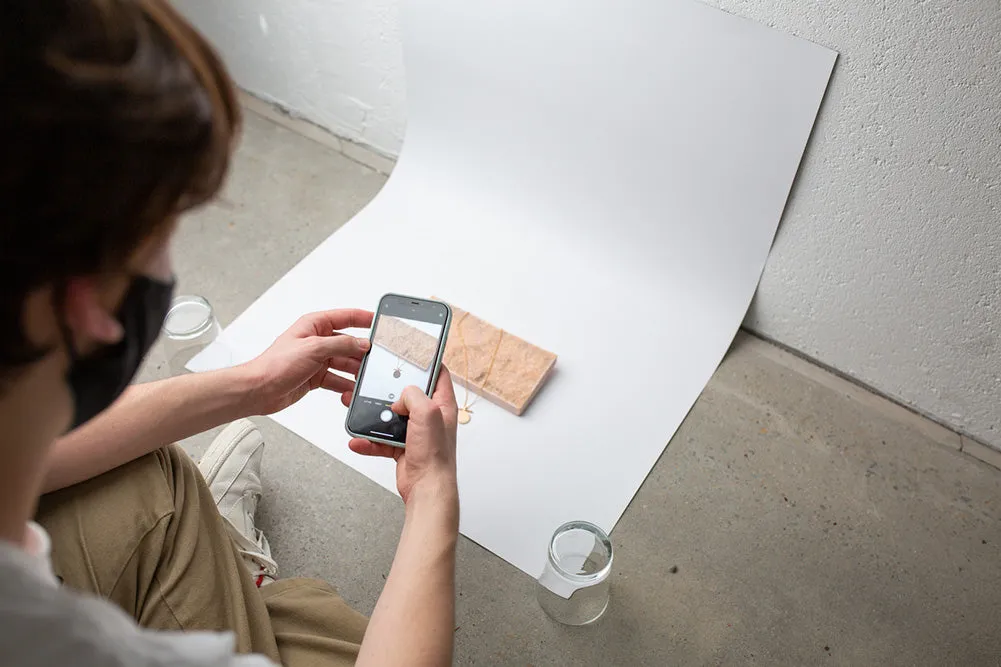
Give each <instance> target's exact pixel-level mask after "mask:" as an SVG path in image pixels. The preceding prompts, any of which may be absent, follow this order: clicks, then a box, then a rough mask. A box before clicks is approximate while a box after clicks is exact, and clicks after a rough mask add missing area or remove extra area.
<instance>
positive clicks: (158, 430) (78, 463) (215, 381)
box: [44, 367, 252, 493]
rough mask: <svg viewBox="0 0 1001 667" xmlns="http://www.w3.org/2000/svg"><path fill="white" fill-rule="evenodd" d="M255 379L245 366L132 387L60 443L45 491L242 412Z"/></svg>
mask: <svg viewBox="0 0 1001 667" xmlns="http://www.w3.org/2000/svg"><path fill="white" fill-rule="evenodd" d="M251 386H252V381H251V379H250V378H249V376H248V375H247V374H246V373H245V372H244V371H243V370H242V369H241V367H236V368H232V369H227V370H222V371H215V372H210V373H198V374H189V375H182V376H179V377H174V378H170V379H167V380H161V381H159V382H151V383H148V384H141V385H134V386H132V387H129V388H128V389H127V390H126V391H125V393H124V394H122V396H121V397H120V398H119V399H118V400H117V401H115V403H114V404H113V405H112V406H111V407H109V408H108V409H107V410H105V411H104V412H103V413H101V414H100V415H98V416H97V417H95V418H94V419H92V420H90V421H89V422H87V423H86V424H84V425H83V426H81V427H80V428H78V429H76V430H73V431H71V432H70V433H68V434H66V435H65V436H63V437H62V438H60V439H59V440H57V441H56V442H55V444H54V445H53V446H52V449H51V450H50V453H49V466H48V472H47V475H46V479H45V487H44V491H45V492H46V493H47V492H49V491H54V490H56V489H61V488H63V487H66V486H70V485H71V484H76V483H77V482H81V481H83V480H86V479H90V478H91V477H96V476H97V475H100V474H102V473H104V472H107V471H108V470H111V469H113V468H117V467H118V466H120V465H122V464H124V463H127V462H129V461H131V460H133V459H136V458H139V457H140V456H143V455H144V454H148V453H149V452H151V451H153V450H155V449H157V448H159V447H163V446H164V445H167V444H170V443H172V442H176V441H178V440H182V439H184V438H187V437H189V436H192V435H194V434H196V433H200V432H202V431H205V430H208V429H210V428H213V427H215V426H218V425H220V424H224V423H226V422H228V421H232V420H234V419H237V418H239V417H242V416H246V414H244V413H245V412H246V408H244V407H243V406H244V405H246V404H247V401H246V400H245V398H246V395H247V393H248V392H249V391H250V387H251Z"/></svg>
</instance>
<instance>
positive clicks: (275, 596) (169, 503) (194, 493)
mask: <svg viewBox="0 0 1001 667" xmlns="http://www.w3.org/2000/svg"><path fill="white" fill-rule="evenodd" d="M36 520H37V521H38V522H39V523H40V524H42V526H44V527H45V529H46V530H48V531H49V534H50V535H51V536H52V561H53V568H54V569H55V573H56V575H57V576H59V577H60V578H61V579H62V580H63V583H64V584H65V585H67V586H70V587H72V588H75V589H78V590H81V591H86V592H89V593H94V594H97V595H100V596H102V597H105V598H107V599H109V600H111V601H112V602H114V603H115V604H117V605H118V606H120V607H121V608H122V609H124V610H125V611H126V612H127V613H129V614H131V615H132V617H133V618H135V619H136V622H137V623H139V624H140V625H142V626H143V627H147V628H154V629H160V630H229V631H232V632H233V633H235V635H236V648H237V650H238V651H239V652H241V653H262V654H264V655H266V656H268V657H269V658H271V659H272V660H273V661H275V662H280V663H281V664H284V665H287V666H289V667H306V666H312V665H316V666H317V667H319V666H320V665H323V667H331V666H332V665H352V664H354V661H355V657H356V656H357V654H358V647H359V645H360V643H361V640H362V636H363V635H364V634H365V627H366V623H367V621H366V619H365V617H364V616H362V615H361V614H359V613H358V612H356V611H354V610H352V609H351V608H350V607H348V606H347V604H345V602H344V601H343V600H342V599H341V598H340V597H339V596H338V595H337V593H335V592H334V590H333V589H332V588H331V587H330V586H329V585H328V584H326V583H324V582H322V581H316V580H311V579H286V580H282V581H278V582H275V583H273V584H267V585H265V586H263V587H262V588H260V589H258V588H257V587H256V586H255V585H254V582H253V581H252V580H251V576H250V573H249V571H247V569H246V567H245V566H244V564H243V561H242V559H241V557H240V555H239V553H238V552H237V550H236V547H235V546H234V544H233V542H232V541H231V540H230V538H229V535H228V534H227V532H226V526H225V524H224V519H223V518H222V517H221V516H220V515H219V512H218V510H217V509H216V506H215V503H214V502H213V500H212V495H211V494H210V493H209V490H208V487H207V486H206V484H205V480H204V479H203V478H202V476H201V473H200V472H199V471H198V468H197V466H196V465H195V464H194V462H193V461H192V460H191V459H190V458H189V457H188V455H187V454H185V453H184V451H183V450H182V449H180V448H179V447H177V446H176V445H173V446H170V447H166V448H164V449H161V450H158V451H156V452H153V453H152V454H148V455H146V456H144V457H142V458H139V459H136V460H135V461H132V462H131V463H128V464H126V465H124V466H122V467H120V468H117V469H116V470H112V471H111V472H108V473H105V474H104V475H101V476H100V477H96V478H94V479H91V480H88V481H86V482H83V483H81V484H77V485H75V486H72V487H69V488H67V489H62V490H61V491H56V492H54V493H50V494H48V495H46V496H44V497H43V498H42V501H41V504H40V506H39V511H38V516H37V517H36Z"/></svg>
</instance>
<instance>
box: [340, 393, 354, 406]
mask: <svg viewBox="0 0 1001 667" xmlns="http://www.w3.org/2000/svg"><path fill="white" fill-rule="evenodd" d="M354 394H355V393H354V392H353V391H346V392H344V393H343V394H341V403H342V404H343V405H344V407H346V408H350V407H351V399H352V398H354Z"/></svg>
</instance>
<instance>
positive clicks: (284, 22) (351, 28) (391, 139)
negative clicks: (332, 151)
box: [174, 0, 406, 155]
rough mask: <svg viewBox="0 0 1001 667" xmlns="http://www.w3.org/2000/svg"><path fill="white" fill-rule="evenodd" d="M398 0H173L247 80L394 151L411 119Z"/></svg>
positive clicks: (325, 122) (259, 90) (339, 129)
mask: <svg viewBox="0 0 1001 667" xmlns="http://www.w3.org/2000/svg"><path fill="white" fill-rule="evenodd" d="M398 4H399V3H398V0H331V1H327V0H283V1H278V0H239V1H238V2H220V1H218V0H211V1H209V2H206V1H205V0H174V5H175V6H176V7H177V8H178V9H180V10H181V11H182V12H183V13H184V14H185V15H186V16H188V17H189V18H190V19H191V20H192V21H193V22H194V23H195V24H196V25H197V26H198V27H199V28H200V29H201V30H202V31H203V32H204V33H205V34H206V35H208V36H209V38H210V39H211V40H212V41H213V43H214V44H215V45H216V47H217V48H218V49H219V50H220V51H221V53H222V55H223V57H224V58H225V59H226V64H227V65H228V66H229V68H230V70H231V72H232V74H233V77H234V78H235V79H236V81H237V83H239V84H240V86H241V87H242V88H244V89H246V90H248V91H250V92H251V93H254V94H255V95H257V96H258V97H261V98H263V99H266V100H269V101H273V102H276V103H278V104H280V105H281V106H283V107H285V108H287V109H291V110H293V111H294V112H295V113H297V114H300V115H302V116H303V117H305V118H308V119H309V120H311V121H313V122H314V123H317V124H318V125H322V126H323V127H326V128H328V129H330V130H331V131H333V132H334V133H335V134H338V135H340V136H343V137H347V138H348V139H352V140H354V141H357V142H359V143H363V144H367V145H369V146H371V147H372V148H374V149H376V150H377V151H379V152H380V153H383V154H386V155H395V154H396V153H398V152H399V149H400V145H401V144H402V143H403V129H404V127H405V125H406V107H405V104H404V90H403V89H404V78H403V51H402V48H401V46H400V35H399V24H400V19H399V7H398Z"/></svg>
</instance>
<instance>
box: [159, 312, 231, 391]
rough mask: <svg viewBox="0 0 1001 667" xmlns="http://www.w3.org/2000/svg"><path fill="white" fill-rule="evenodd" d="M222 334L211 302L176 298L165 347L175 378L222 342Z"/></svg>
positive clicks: (165, 330)
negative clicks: (197, 358)
mask: <svg viewBox="0 0 1001 667" xmlns="http://www.w3.org/2000/svg"><path fill="white" fill-rule="evenodd" d="M221 331H222V327H220V326H219V321H218V320H216V317H215V313H214V312H213V311H212V306H211V305H209V302H208V301H206V300H205V299H203V298H202V297H200V296H197V295H194V294H186V295H183V296H177V297H174V300H173V301H172V302H171V304H170V310H169V311H167V318H166V319H165V320H164V322H163V335H164V341H163V345H164V351H165V352H166V354H167V365H168V366H169V367H170V372H171V374H172V375H180V374H182V373H185V372H187V369H186V368H185V366H186V365H187V363H188V362H189V361H190V360H191V358H192V357H194V356H195V355H196V354H198V353H199V352H201V351H202V350H203V349H205V348H206V347H207V346H208V345H209V343H211V342H212V341H214V340H215V339H216V338H218V337H219V333H220V332H221Z"/></svg>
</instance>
